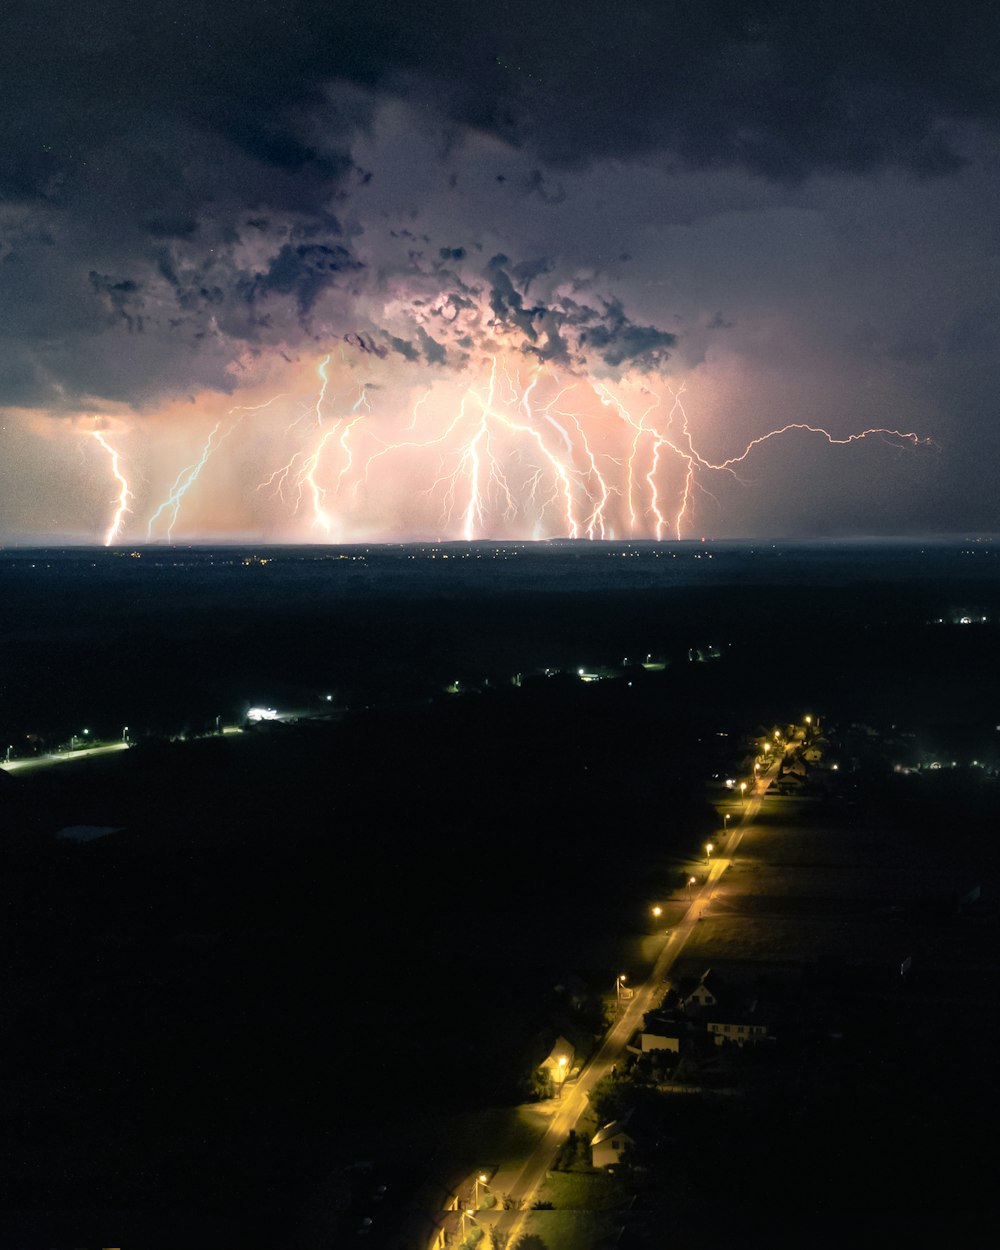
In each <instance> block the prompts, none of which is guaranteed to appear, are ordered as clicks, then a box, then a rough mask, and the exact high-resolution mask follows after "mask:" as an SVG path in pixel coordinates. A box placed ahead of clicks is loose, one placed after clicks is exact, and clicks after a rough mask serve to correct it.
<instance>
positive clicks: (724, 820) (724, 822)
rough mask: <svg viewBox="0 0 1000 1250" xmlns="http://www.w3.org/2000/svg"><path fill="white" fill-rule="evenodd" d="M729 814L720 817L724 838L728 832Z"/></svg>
mask: <svg viewBox="0 0 1000 1250" xmlns="http://www.w3.org/2000/svg"><path fill="white" fill-rule="evenodd" d="M730 815H731V813H730V812H726V813H725V814H724V815H723V817H722V836H723V837H725V836H726V834H727V833H728V832H729V817H730Z"/></svg>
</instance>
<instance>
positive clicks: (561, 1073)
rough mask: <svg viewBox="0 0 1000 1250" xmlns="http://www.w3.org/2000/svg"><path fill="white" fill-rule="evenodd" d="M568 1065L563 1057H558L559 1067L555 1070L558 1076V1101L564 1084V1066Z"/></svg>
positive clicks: (567, 1061)
mask: <svg viewBox="0 0 1000 1250" xmlns="http://www.w3.org/2000/svg"><path fill="white" fill-rule="evenodd" d="M568 1063H569V1060H568V1059H567V1058H566V1056H565V1055H560V1056H559V1066H558V1068H557V1069H556V1071H557V1072H558V1074H559V1081H558V1085H559V1098H560V1099H561V1098H562V1092H563V1086H564V1085H565V1084H566V1065H567V1064H568Z"/></svg>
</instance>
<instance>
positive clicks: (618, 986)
mask: <svg viewBox="0 0 1000 1250" xmlns="http://www.w3.org/2000/svg"><path fill="white" fill-rule="evenodd" d="M627 980H628V977H627V976H626V974H625V973H624V972H619V974H618V975H617V976H616V977H615V1000H616V1002H619V1003H620V1002H621V1000H622V994H623V991H624V988H625V982H626V981H627Z"/></svg>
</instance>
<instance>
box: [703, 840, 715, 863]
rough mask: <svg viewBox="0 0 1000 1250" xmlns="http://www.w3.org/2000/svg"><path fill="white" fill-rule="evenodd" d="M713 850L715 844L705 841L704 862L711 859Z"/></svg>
mask: <svg viewBox="0 0 1000 1250" xmlns="http://www.w3.org/2000/svg"><path fill="white" fill-rule="evenodd" d="M714 850H715V844H714V843H713V842H706V843H705V863H706V864H707V863H708V862H709V861H710V860H711V858H712V852H713V851H714Z"/></svg>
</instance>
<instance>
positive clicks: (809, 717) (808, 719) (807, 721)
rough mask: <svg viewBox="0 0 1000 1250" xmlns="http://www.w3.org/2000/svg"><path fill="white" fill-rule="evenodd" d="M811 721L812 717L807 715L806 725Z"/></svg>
mask: <svg viewBox="0 0 1000 1250" xmlns="http://www.w3.org/2000/svg"><path fill="white" fill-rule="evenodd" d="M812 723H813V718H812V717H811V716H807V717H806V724H807V725H811V724H812Z"/></svg>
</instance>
